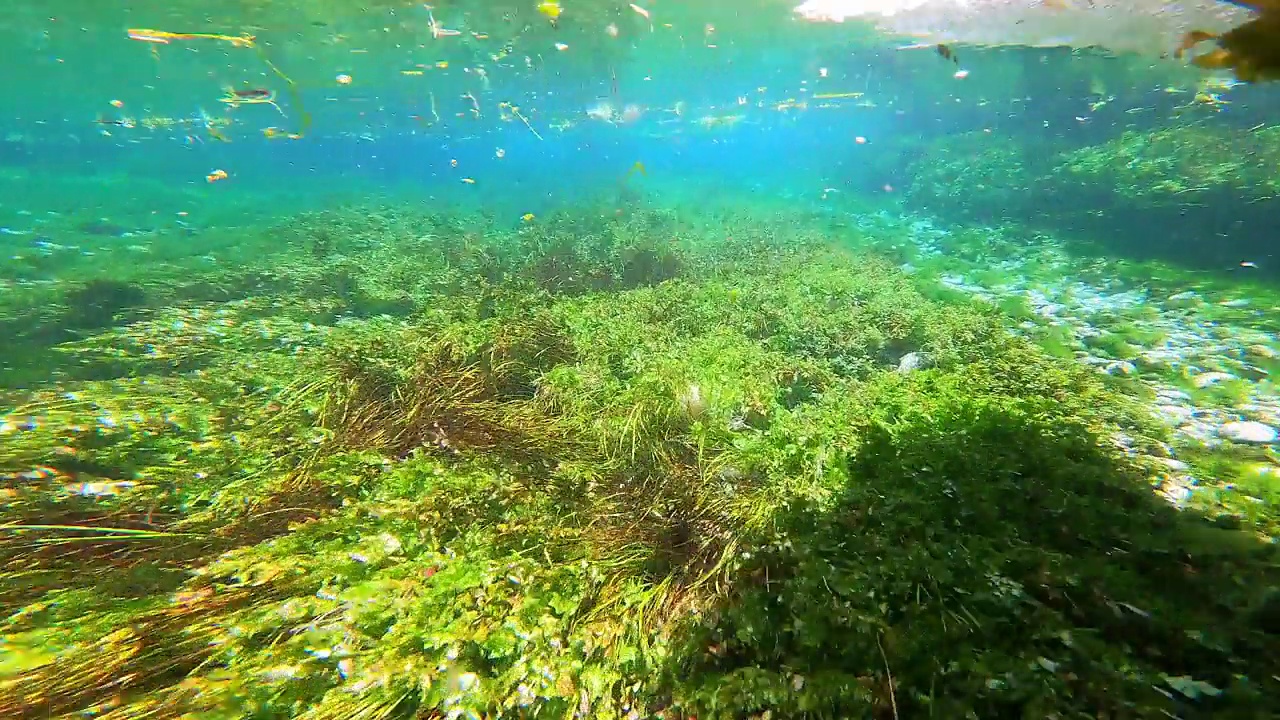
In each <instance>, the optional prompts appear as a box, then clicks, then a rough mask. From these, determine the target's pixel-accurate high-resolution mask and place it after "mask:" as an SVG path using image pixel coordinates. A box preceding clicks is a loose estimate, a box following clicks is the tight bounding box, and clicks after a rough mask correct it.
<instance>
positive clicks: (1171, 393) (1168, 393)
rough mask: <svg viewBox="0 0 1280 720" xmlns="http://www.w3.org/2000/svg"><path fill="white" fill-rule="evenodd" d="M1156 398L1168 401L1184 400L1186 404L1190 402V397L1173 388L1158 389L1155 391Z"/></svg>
mask: <svg viewBox="0 0 1280 720" xmlns="http://www.w3.org/2000/svg"><path fill="white" fill-rule="evenodd" d="M1156 397H1160V398H1166V399H1169V400H1186V401H1188V402H1189V401H1190V400H1191V396H1190V395H1188V394H1186V393H1184V392H1182V391H1181V390H1175V389H1173V388H1160V389H1159V390H1157V391H1156Z"/></svg>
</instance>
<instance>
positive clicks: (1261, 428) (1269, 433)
mask: <svg viewBox="0 0 1280 720" xmlns="http://www.w3.org/2000/svg"><path fill="white" fill-rule="evenodd" d="M1218 435H1219V436H1220V437H1224V438H1226V439H1228V440H1231V441H1232V442H1238V443H1258V444H1262V445H1266V444H1269V443H1273V442H1275V441H1276V439H1277V438H1280V431H1278V430H1276V429H1275V428H1273V427H1271V426H1270V425H1267V424H1264V423H1260V422H1253V421H1246V422H1229V423H1227V424H1226V425H1223V426H1222V427H1220V428H1218Z"/></svg>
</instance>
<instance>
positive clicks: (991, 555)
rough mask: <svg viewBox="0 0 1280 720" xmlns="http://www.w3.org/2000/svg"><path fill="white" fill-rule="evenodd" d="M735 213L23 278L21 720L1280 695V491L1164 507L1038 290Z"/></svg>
mask: <svg viewBox="0 0 1280 720" xmlns="http://www.w3.org/2000/svg"><path fill="white" fill-rule="evenodd" d="M695 217H696V216H695ZM703 222H704V221H702V220H689V219H685V218H682V216H681V215H680V214H679V213H676V212H658V211H638V212H635V213H632V214H629V215H625V216H622V217H618V218H613V217H610V219H601V218H599V217H598V216H596V215H594V214H592V213H591V212H590V209H587V210H586V211H579V212H577V213H575V214H568V213H566V214H562V215H558V216H552V217H548V218H545V219H540V220H539V221H537V222H536V223H532V224H528V225H526V226H524V227H522V228H521V229H520V230H518V231H508V230H501V229H498V228H495V227H493V226H492V225H490V224H488V223H486V222H485V221H483V220H481V219H476V218H471V217H450V216H443V215H425V214H423V215H417V214H411V213H407V212H405V211H402V210H396V209H387V208H360V209H352V210H349V211H340V212H339V211H333V212H326V213H318V214H312V215H303V216H299V217H297V218H295V219H294V220H293V221H291V222H289V223H286V224H284V225H281V226H279V227H276V228H272V229H269V230H263V231H256V232H247V231H246V232H245V233H244V236H243V237H242V238H240V239H239V240H238V241H237V242H236V243H230V242H228V243H226V244H225V245H223V246H222V247H223V250H221V251H218V250H214V251H211V250H210V249H209V248H198V247H193V248H191V249H190V251H189V256H188V257H171V258H169V259H168V261H167V262H166V263H164V264H155V265H147V264H140V263H134V264H132V266H131V267H130V268H129V269H128V270H126V269H125V268H124V267H123V265H124V264H125V263H123V262H122V263H121V265H122V267H119V268H116V267H112V265H111V262H110V261H109V260H107V261H104V265H103V266H102V267H103V268H104V270H103V276H104V277H110V278H112V279H113V283H114V284H110V285H106V284H102V283H100V282H99V281H95V280H92V279H90V280H89V281H88V282H85V281H84V280H72V279H71V277H70V276H68V277H66V278H62V277H58V276H56V275H55V276H52V277H48V276H46V278H45V279H46V280H47V282H44V283H42V284H39V285H33V286H31V287H30V288H29V289H27V290H25V291H24V292H23V293H20V294H15V295H14V296H6V300H5V301H6V302H8V303H9V305H7V306H5V307H3V308H2V309H0V320H2V321H4V322H5V323H7V325H6V327H8V328H12V332H13V337H15V338H16V339H17V340H18V342H17V343H15V347H17V348H21V351H22V353H26V354H27V357H30V358H39V366H40V367H42V368H43V372H39V373H38V372H35V371H34V369H35V364H34V361H32V362H22V361H14V362H13V363H12V364H11V365H10V366H9V367H7V368H6V370H5V375H4V378H5V385H6V387H7V389H5V390H4V391H3V392H2V393H0V402H3V407H4V409H5V414H4V416H3V418H2V419H0V439H2V440H3V445H0V478H3V492H4V493H5V500H6V504H5V509H4V511H3V512H4V516H3V524H0V563H2V564H3V569H4V574H3V580H0V602H3V604H4V607H5V609H6V613H5V617H4V620H3V626H2V627H0V633H2V635H0V638H2V641H3V646H4V648H5V652H4V653H3V655H2V656H0V716H3V717H14V718H49V717H65V718H70V717H83V716H85V715H86V714H90V715H93V716H96V717H104V718H112V719H124V718H150V717H188V718H208V719H211V720H212V719H223V718H227V719H230V718H291V717H307V718H316V719H319V718H333V719H334V720H338V719H342V720H346V719H350V718H412V717H441V716H449V717H495V716H503V715H505V716H517V717H525V716H533V715H542V716H557V717H593V718H610V717H618V718H621V717H666V718H680V717H695V716H697V717H704V718H705V717H725V718H737V717H759V716H762V715H763V714H764V713H769V714H770V716H772V717H799V716H815V717H866V718H884V717H902V718H914V717H947V718H956V717H1005V716H1009V717H1013V716H1022V717H1086V716H1087V717H1100V716H1107V717H1144V718H1145V717H1150V718H1157V717H1167V716H1169V715H1171V714H1181V715H1183V716H1188V715H1198V716H1206V717H1207V716H1213V717H1241V718H1245V717H1260V716H1265V715H1267V714H1270V713H1273V712H1274V711H1275V710H1276V705H1275V698H1276V697H1280V685H1278V683H1280V681H1278V680H1277V677H1280V667H1277V662H1278V660H1277V658H1276V656H1275V653H1274V652H1272V651H1271V650H1272V649H1273V648H1274V644H1275V640H1276V637H1275V624H1274V621H1273V619H1272V617H1273V615H1274V604H1275V603H1274V600H1273V596H1272V595H1271V594H1270V593H1273V592H1274V588H1275V587H1276V585H1277V581H1278V580H1280V577H1277V576H1278V575H1280V573H1278V572H1277V570H1276V567H1277V565H1276V560H1277V557H1276V551H1275V546H1274V544H1273V543H1272V542H1271V540H1270V538H1271V537H1273V536H1274V532H1275V530H1276V525H1275V521H1274V519H1270V516H1269V515H1268V512H1269V511H1268V510H1266V509H1265V508H1259V509H1257V510H1255V511H1254V512H1253V514H1251V515H1247V516H1246V515H1243V514H1240V515H1239V516H1238V517H1237V516H1236V515H1233V517H1236V520H1235V521H1234V522H1233V523H1232V524H1231V526H1230V527H1224V526H1223V525H1224V523H1223V522H1221V521H1220V522H1217V523H1213V522H1210V521H1208V520H1207V519H1205V518H1204V517H1203V516H1201V515H1200V514H1197V513H1195V512H1183V513H1180V512H1179V511H1176V510H1174V509H1173V508H1171V507H1169V506H1168V505H1167V504H1165V503H1163V502H1162V501H1160V500H1158V499H1157V498H1155V496H1154V495H1153V493H1152V492H1151V487H1150V485H1151V483H1152V477H1153V474H1155V473H1156V472H1157V471H1156V469H1155V468H1156V466H1157V465H1158V463H1156V462H1155V459H1156V456H1159V455H1160V454H1161V450H1160V448H1161V440H1162V439H1163V431H1162V430H1160V429H1159V428H1157V427H1155V426H1154V425H1153V424H1152V422H1151V421H1150V420H1148V419H1146V415H1145V414H1144V413H1143V412H1142V411H1141V409H1140V408H1139V407H1138V406H1137V405H1136V404H1135V402H1134V401H1133V400H1131V399H1129V398H1128V397H1126V396H1124V395H1121V394H1119V392H1118V391H1117V390H1116V389H1114V388H1113V387H1111V386H1108V385H1107V384H1105V383H1104V382H1103V381H1102V380H1101V379H1099V377H1098V375H1097V373H1094V372H1092V371H1090V370H1087V369H1084V368H1081V367H1078V366H1076V364H1074V363H1073V362H1072V360H1071V359H1070V357H1069V354H1070V353H1069V351H1068V350H1065V346H1066V343H1067V339H1066V338H1059V339H1058V341H1057V342H1058V343H1059V344H1061V345H1062V346H1063V347H1062V348H1058V349H1057V350H1056V351H1051V352H1046V351H1045V350H1043V349H1041V347H1039V346H1038V345H1035V344H1033V343H1032V342H1031V341H1029V340H1024V339H1020V338H1018V337H1016V336H1014V335H1012V334H1011V333H1010V332H1008V330H1007V325H1008V323H1009V322H1010V321H1011V320H1012V321H1014V322H1019V321H1023V320H1026V319H1027V318H1028V317H1029V316H1030V315H1031V314H1032V312H1031V310H1030V309H1029V307H1027V306H1026V305H1025V303H1021V304H1019V303H1011V304H1009V306H1008V307H1006V308H1005V310H1006V311H1008V312H1009V313H1010V314H1011V315H1012V316H1013V317H1012V318H1011V317H1010V316H1008V315H1005V314H1004V313H1002V312H1001V311H1000V309H999V308H996V307H994V306H989V305H985V304H981V303H975V302H971V301H968V300H959V299H957V297H956V295H955V294H954V292H952V291H948V290H946V289H945V288H942V287H941V286H939V285H938V284H936V283H934V282H933V281H932V280H930V279H929V278H928V277H926V276H924V275H917V276H914V277H912V276H907V275H904V274H902V273H901V272H899V270H898V269H897V267H896V266H895V264H893V263H891V262H889V261H887V260H885V259H884V258H883V257H881V256H879V255H878V254H876V253H875V252H873V251H871V250H868V249H865V248H866V247H869V246H870V245H873V244H879V239H878V238H861V237H857V236H853V235H851V234H847V233H846V234H842V235H834V236H833V235H830V234H828V233H826V232H820V231H819V230H817V229H812V223H808V224H806V223H805V222H804V221H803V220H801V219H797V218H792V217H786V216H779V217H775V218H752V217H744V216H738V215H726V216H723V217H719V218H716V219H715V221H714V223H712V222H711V221H705V223H706V224H705V225H704V224H703ZM255 250H256V253H257V254H256V256H255V255H254V253H255ZM210 252H225V253H226V254H233V253H234V254H237V257H238V258H240V259H241V260H242V261H239V262H218V263H210V262H207V261H206V260H204V259H203V258H205V257H206V256H208V255H209V253H210ZM249 258H253V259H252V261H250V260H249ZM24 272H32V271H31V270H25V271H24ZM40 272H42V273H49V272H54V271H52V270H49V269H47V268H46V269H43V270H41V271H40ZM130 288H139V289H142V290H143V291H142V292H140V293H136V294H135V293H133V292H132V291H131V290H130ZM22 307H35V308H43V309H44V310H43V312H42V314H40V315H39V317H38V318H36V319H32V318H30V317H29V316H25V315H23V314H22V312H21V308H22ZM86 308H87V309H86ZM55 323H56V328H55V329H50V325H51V324H55ZM1050 330H1052V328H1050ZM1128 335H1129V333H1127V332H1123V333H1122V332H1117V335H1116V337H1117V340H1116V346H1117V348H1120V349H1123V347H1124V346H1123V343H1124V340H1123V338H1124V337H1127V336H1128ZM1050 345H1053V343H1052V342H1050ZM913 353H914V354H916V358H917V359H919V358H927V362H924V361H923V360H921V361H920V362H919V363H918V365H917V366H916V367H915V369H912V367H911V366H910V364H908V363H904V361H903V360H904V358H905V357H907V356H910V355H912V354H913ZM1063 354H1066V355H1068V357H1059V355H1063ZM1259 482H1261V481H1259ZM1208 510H1209V509H1208V508H1206V513H1208Z"/></svg>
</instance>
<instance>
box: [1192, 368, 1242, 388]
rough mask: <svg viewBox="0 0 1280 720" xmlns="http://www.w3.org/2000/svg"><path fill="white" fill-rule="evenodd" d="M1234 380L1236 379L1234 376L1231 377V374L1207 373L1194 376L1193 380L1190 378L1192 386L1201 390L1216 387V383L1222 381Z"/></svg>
mask: <svg viewBox="0 0 1280 720" xmlns="http://www.w3.org/2000/svg"><path fill="white" fill-rule="evenodd" d="M1235 379H1236V376H1235V375H1232V374H1231V373H1225V372H1207V373H1201V374H1199V375H1197V376H1195V377H1194V378H1192V380H1191V382H1192V384H1193V385H1195V386H1196V387H1198V388H1200V389H1201V390H1203V389H1204V388H1207V387H1209V386H1210V385H1217V384H1218V383H1220V382H1222V381H1224V380H1235Z"/></svg>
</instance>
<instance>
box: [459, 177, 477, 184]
mask: <svg viewBox="0 0 1280 720" xmlns="http://www.w3.org/2000/svg"><path fill="white" fill-rule="evenodd" d="M462 182H464V183H466V184H468V185H475V184H476V181H475V179H473V178H462Z"/></svg>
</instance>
